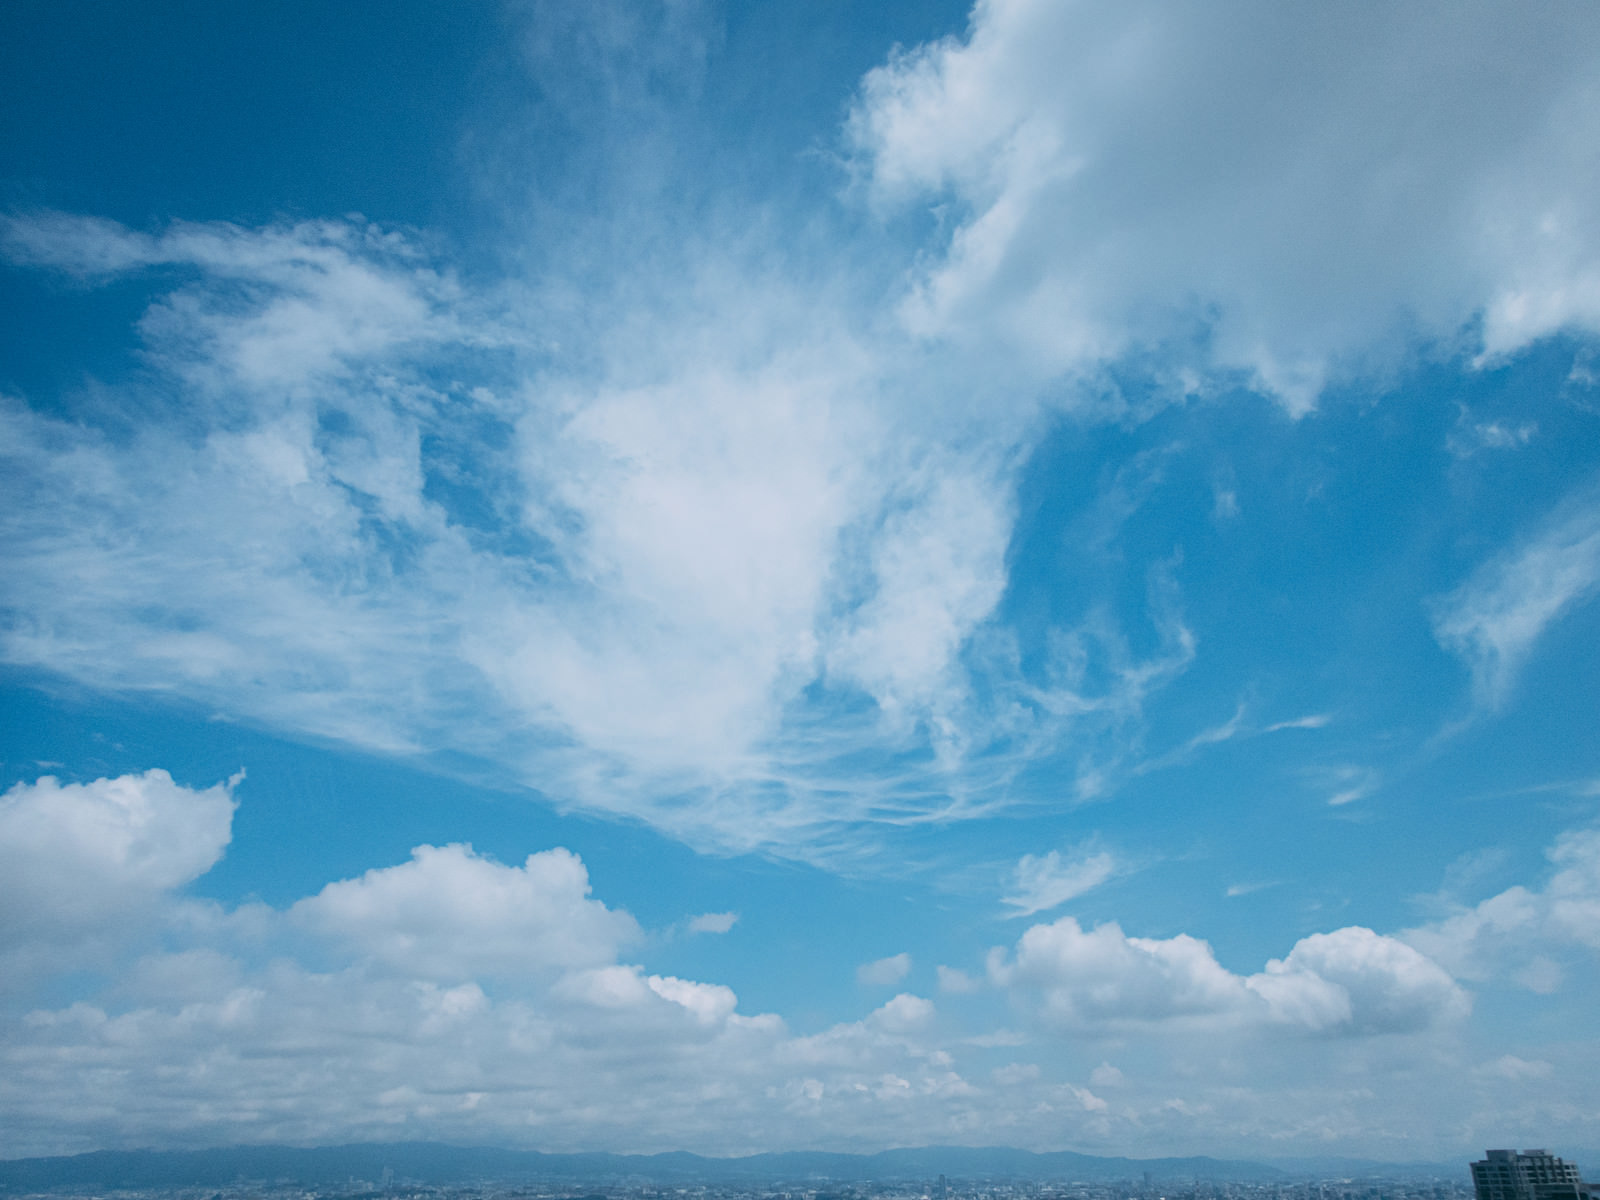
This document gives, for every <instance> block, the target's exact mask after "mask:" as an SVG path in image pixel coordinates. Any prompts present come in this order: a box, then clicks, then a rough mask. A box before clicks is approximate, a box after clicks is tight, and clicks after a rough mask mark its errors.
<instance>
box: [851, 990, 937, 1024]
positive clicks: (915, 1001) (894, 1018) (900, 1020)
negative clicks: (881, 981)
mask: <svg viewBox="0 0 1600 1200" xmlns="http://www.w3.org/2000/svg"><path fill="white" fill-rule="evenodd" d="M933 1016H934V1008H933V1001H932V1000H925V999H923V998H922V997H921V996H913V995H912V994H911V993H910V992H901V993H900V994H899V995H898V996H896V997H895V998H894V999H893V1000H890V1001H889V1002H888V1003H887V1004H885V1005H883V1007H881V1008H878V1009H876V1010H874V1011H873V1013H872V1015H871V1016H869V1017H868V1018H867V1023H868V1024H870V1025H873V1026H875V1027H876V1028H879V1029H883V1030H886V1031H887V1032H889V1033H910V1032H912V1031H914V1030H918V1029H921V1028H923V1027H924V1026H926V1025H927V1024H928V1022H930V1021H932V1020H933Z"/></svg>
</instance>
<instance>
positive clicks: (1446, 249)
mask: <svg viewBox="0 0 1600 1200" xmlns="http://www.w3.org/2000/svg"><path fill="white" fill-rule="evenodd" d="M1596 44H1600V16H1597V15H1596V14H1595V13H1594V12H1593V11H1592V10H1590V9H1587V8H1583V7H1581V6H1563V7H1558V8H1550V9H1545V10H1542V11H1541V12H1540V14H1539V15H1538V17H1537V19H1533V20H1529V19H1527V15H1526V14H1525V13H1523V12H1521V11H1519V10H1515V9H1511V8H1502V7H1483V8H1478V9H1475V10H1473V11H1472V12H1471V13H1469V14H1465V15H1464V14H1462V13H1461V12H1460V11H1459V10H1457V9H1455V8H1452V7H1449V6H1445V5H1437V4H1426V5H1411V6H1407V7H1406V8H1404V9H1395V8H1392V7H1385V6H1382V5H1376V4H1371V5H1363V6H1361V7H1360V8H1358V9H1340V10H1318V9H1306V8H1288V9H1286V8H1283V7H1282V6H1275V5H1271V4H1268V3H1264V2H1262V0H1238V2H1235V3H1229V4H1226V5H1221V6H1218V5H1207V6H1206V7H1204V8H1193V7H1188V6H1184V5H1178V4H1140V5H1133V6H1119V7H1117V8H1115V9H1104V8H1100V7H1097V6H1094V5H1090V4H1084V3H1067V4H1060V3H1053V2H1051V0H983V2H981V3H979V4H977V5H976V6H975V7H974V9H973V11H972V17H971V23H970V26H969V28H968V30H967V32H966V35H965V36H963V37H949V38H945V39H942V40H940V41H937V42H931V43H929V44H927V45H924V46H920V47H917V48H914V49H912V50H909V51H906V52H903V53H901V54H898V55H896V56H895V57H893V58H891V59H890V61H889V62H888V63H886V64H885V65H883V66H881V67H879V68H878V69H877V70H875V71H873V72H871V73H870V74H869V75H868V76H867V77H866V79H865V81H864V82H863V85H862V88H861V93H860V96H859V98H858V100H857V104H856V107H855V109H854V111H853V114H852V117H851V122H850V129H851V134H852V137H853V141H854V144H855V146H856V148H857V152H858V155H859V161H860V164H861V168H862V171H863V173H864V176H865V181H866V184H867V187H868V188H869V190H870V192H871V194H872V195H873V196H874V197H876V198H877V200H878V202H879V203H881V204H885V205H902V204H906V203H909V202H913V201H915V202H924V203H929V204H933V205H945V204H949V203H950V201H951V200H954V202H955V213H956V216H955V221H954V228H953V232H952V234H951V236H950V239H949V243H948V245H947V247H946V248H945V250H944V252H943V253H942V254H941V255H939V256H936V257H934V258H933V259H932V260H931V262H930V265H929V266H928V268H927V270H926V273H925V274H924V275H923V276H922V277H921V278H920V279H919V280H918V281H917V283H916V286H915V287H914V289H913V291H912V293H911V295H910V296H909V298H908V299H907V301H906V303H905V306H904V310H903V313H904V318H905V321H906V322H907V324H908V325H909V327H910V328H911V329H912V330H914V331H916V332H918V333H922V334H926V335H929V336H933V337H938V338H941V339H951V340H955V341H958V342H961V343H963V344H973V343H980V344H981V343H985V342H989V343H993V342H998V343H999V344H1001V345H1005V346H1009V347H1012V348H1015V349H1020V350H1022V351H1024V352H1026V353H1029V354H1031V355H1032V356H1033V357H1034V359H1035V360H1036V362H1037V363H1038V364H1039V366H1040V368H1042V369H1044V370H1063V369H1069V368H1084V367H1092V366H1093V365H1095V364H1096V363H1098V362H1101V361H1104V360H1106V359H1109V358H1113V357H1116V356H1119V355H1121V354H1124V353H1126V352H1128V351H1130V350H1133V349H1160V348H1161V347H1163V346H1166V347H1168V348H1171V347H1173V346H1181V347H1182V348H1183V353H1185V354H1186V355H1187V356H1188V359H1189V361H1193V359H1194V358H1195V357H1196V355H1197V354H1198V355H1201V356H1204V355H1205V354H1208V355H1209V360H1210V365H1212V366H1214V367H1216V368H1218V369H1221V370H1224V371H1227V370H1234V371H1242V372H1245V373H1247V374H1248V375H1249V376H1251V377H1253V379H1254V380H1255V382H1256V384H1257V386H1259V387H1262V388H1265V389H1268V390H1271V391H1273V392H1276V393H1277V394H1278V395H1279V396H1280V397H1281V398H1282V399H1283V400H1284V402H1285V403H1286V404H1287V405H1289V407H1291V408H1292V409H1294V410H1296V411H1302V410H1304V409H1306V408H1308V407H1309V406H1311V405H1312V404H1313V403H1314V402H1315V401H1316V398H1317V395H1318V392H1319V391H1320V390H1321V388H1322V386H1323V383H1324V381H1325V380H1326V379H1328V378H1329V377H1330V374H1334V373H1338V372H1340V371H1348V370H1351V369H1355V370H1370V369H1374V368H1377V369H1381V368H1382V367H1383V366H1385V365H1386V362H1387V360H1390V359H1391V358H1392V355H1393V354H1394V353H1395V352H1396V351H1397V350H1398V349H1399V347H1400V345H1401V344H1402V343H1403V339H1404V338H1405V337H1406V336H1407V335H1412V336H1414V335H1418V334H1420V335H1422V336H1424V337H1440V338H1444V339H1452V338H1454V337H1455V335H1456V334H1457V331H1458V330H1459V329H1460V328H1461V327H1462V326H1464V325H1466V324H1468V323H1469V322H1471V321H1473V320H1474V318H1475V317H1478V316H1479V315H1481V317H1482V330H1481V346H1482V348H1483V350H1484V351H1486V352H1487V353H1489V354H1504V353H1508V352H1511V351H1514V350H1516V349H1517V348H1519V347H1521V346H1525V345H1527V344H1528V343H1529V342H1530V341H1532V340H1534V339H1536V338H1539V337H1543V336H1546V335H1548V334H1550V333H1553V332H1556V331H1558V330H1562V329H1567V328H1579V329H1585V330H1588V331H1594V330H1596V329H1600V223H1597V221H1596V218H1595V216H1594V211H1593V206H1592V205H1590V204H1589V203H1588V200H1587V197H1588V196H1590V195H1592V194H1593V193H1594V191H1595V190H1596V188H1597V186H1600V174H1597V172H1600V166H1597V164H1596V162H1595V159H1594V156H1593V155H1592V154H1591V153H1590V152H1589V132H1588V131H1590V130H1592V129H1593V128H1594V125H1595V123H1596V119H1597V111H1600V110H1597V106H1600V98H1597V97H1600V91H1597V90H1596V88H1595V86H1594V84H1595V80H1596V78H1597V77H1600V54H1597V53H1596V51H1595V49H1594V47H1595V46H1596ZM1486 63H1487V64H1492V66H1490V67H1489V68H1488V69H1487V70H1486V69H1485V65H1484V64H1486ZM1202 331H1203V332H1202ZM1202 341H1204V343H1205V344H1206V345H1207V346H1208V347H1209V350H1208V351H1198V350H1197V347H1198V346H1199V345H1200V344H1201V342H1202Z"/></svg>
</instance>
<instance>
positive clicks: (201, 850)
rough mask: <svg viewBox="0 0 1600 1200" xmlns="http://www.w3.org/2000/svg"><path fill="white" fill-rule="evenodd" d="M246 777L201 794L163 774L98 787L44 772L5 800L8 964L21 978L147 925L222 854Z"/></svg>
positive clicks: (2, 900) (3, 893)
mask: <svg viewBox="0 0 1600 1200" xmlns="http://www.w3.org/2000/svg"><path fill="white" fill-rule="evenodd" d="M241 778H242V775H241V776H236V777H235V778H234V779H232V780H229V781H228V782H227V783H221V784H217V785H216V786H215V787H210V788H204V789H195V788H187V787H184V786H182V785H181V784H178V783H175V782H174V781H173V779H172V776H171V775H169V774H167V772H165V771H162V770H152V771H146V772H145V773H144V774H142V775H123V776H120V777H118V778H115V779H96V780H94V781H93V782H91V783H65V784H64V783H61V782H60V781H59V780H57V779H56V778H55V777H53V776H50V775H46V776H43V777H42V778H40V779H38V780H37V781H36V782H34V783H19V784H17V785H15V786H14V787H12V788H11V789H10V790H9V791H8V792H6V793H5V795H4V796H0V955H5V956H7V957H6V958H5V959H0V961H9V962H10V964H11V971H13V972H20V971H21V970H22V968H23V966H24V965H25V963H26V962H27V961H28V960H31V959H32V958H34V957H38V956H42V957H43V958H44V959H47V960H48V959H53V958H55V957H57V956H60V955H65V954H69V953H71V952H72V951H73V950H74V948H76V947H79V946H80V944H81V943H84V942H90V943H100V944H109V943H111V942H113V941H114V940H115V939H116V938H118V937H119V936H123V935H125V934H127V933H128V932H129V931H130V930H137V929H138V927H139V925H140V924H141V923H142V922H148V921H149V920H150V919H151V918H152V916H153V915H154V914H155V911H156V909H157V908H158V907H159V906H160V905H161V904H162V903H163V902H165V901H166V900H167V899H168V897H169V896H170V895H171V894H172V893H173V892H174V891H176V890H177V889H179V888H181V887H182V886H183V885H184V884H187V883H189V882H190V881H192V880H194V879H197V878H199V877H200V876H201V875H203V874H205V873H206V872H207V871H208V870H210V869H211V867H212V866H213V865H215V864H216V862H217V860H218V859H220V858H221V857H222V852H223V850H224V849H225V848H226V847H227V845H228V842H229V840H230V838H231V836H232V823H233V811H234V806H235V802H234V799H233V788H234V786H235V785H236V784H237V783H238V782H239V779H241Z"/></svg>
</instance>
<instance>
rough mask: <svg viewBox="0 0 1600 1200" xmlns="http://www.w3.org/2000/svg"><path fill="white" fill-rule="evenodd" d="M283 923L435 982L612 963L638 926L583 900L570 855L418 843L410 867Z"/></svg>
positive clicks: (340, 887)
mask: <svg viewBox="0 0 1600 1200" xmlns="http://www.w3.org/2000/svg"><path fill="white" fill-rule="evenodd" d="M289 919H290V920H291V921H294V922H295V923H297V924H299V925H300V926H302V927H304V928H306V929H309V930H311V931H313V932H315V933H317V934H320V935H322V936H324V937H329V938H334V939H337V940H340V941H342V942H344V943H345V944H346V945H348V946H349V948H350V949H351V950H352V951H354V952H355V953H356V954H357V955H359V956H360V957H362V958H365V959H370V960H372V961H374V962H378V963H382V964H384V965H386V966H388V967H391V968H395V969H398V970H402V971H405V972H407V973H409V974H411V975H413V976H416V977H422V978H435V979H458V978H469V977H474V976H479V975H489V976H502V975H521V974H527V973H531V972H550V971H556V970H565V969H569V968H578V967H590V966H595V965H597V964H603V963H610V962H612V961H614V959H615V958H616V955H617V952H618V950H619V949H620V948H621V947H622V946H625V945H627V944H628V943H629V942H632V941H634V940H636V939H637V938H638V937H639V927H638V923H637V922H635V921H634V919H633V918H632V917H631V916H629V915H628V914H627V913H625V912H616V911H612V910H611V909H608V908H607V907H606V906H605V905H604V904H602V903H601V902H600V901H598V900H593V899H591V898H590V896H589V874H588V871H587V870H585V868H584V865H583V862H582V861H581V860H580V859H579V858H578V856H577V855H575V854H572V853H571V852H570V851H567V850H559V849H558V850H546V851H543V852H541V853H538V854H530V855H529V856H528V859H527V861H526V862H525V863H523V865H522V866H520V867H508V866H503V865H502V864H500V863H497V862H495V861H493V860H492V859H488V858H485V857H483V856H481V855H479V854H476V853H474V852H473V850H472V847H471V846H465V845H450V846H418V847H417V848H416V849H415V850H413V851H412V852H411V861H410V862H407V863H402V864H400V865H399V866H394V867H381V868H375V869H373V870H370V871H368V872H367V873H366V874H364V875H362V876H361V877H360V878H359V879H345V880H341V881H339V882H337V883H330V884H328V885H327V886H326V887H325V888H323V889H322V891H320V892H318V893H317V894H316V895H315V896H311V897H308V898H306V899H304V900H301V901H299V902H298V903H296V904H295V905H294V907H293V908H291V909H290V910H289Z"/></svg>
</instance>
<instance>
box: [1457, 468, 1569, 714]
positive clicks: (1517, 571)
mask: <svg viewBox="0 0 1600 1200" xmlns="http://www.w3.org/2000/svg"><path fill="white" fill-rule="evenodd" d="M1597 499H1600V491H1597V489H1595V488H1593V487H1589V488H1586V489H1584V490H1583V491H1582V492H1580V493H1579V494H1577V495H1575V496H1573V497H1571V498H1570V499H1569V500H1568V501H1567V502H1566V503H1564V504H1563V505H1562V506H1561V507H1560V508H1559V509H1558V510H1557V511H1556V512H1555V513H1553V514H1552V515H1551V516H1550V517H1549V518H1548V519H1547V520H1546V521H1545V522H1544V524H1543V525H1542V526H1541V527H1540V528H1538V529H1536V530H1534V531H1533V532H1532V533H1531V534H1530V535H1529V536H1527V537H1526V538H1524V539H1523V540H1522V541H1520V542H1519V543H1518V544H1517V545H1514V546H1512V547H1511V548H1510V549H1509V550H1507V551H1506V552H1505V553H1503V554H1501V555H1499V556H1498V557H1496V558H1494V559H1492V560H1491V561H1489V562H1487V563H1485V564H1484V565H1483V566H1482V567H1480V568H1479V569H1478V570H1477V571H1475V572H1474V573H1473V574H1472V576H1471V577H1470V578H1468V580H1467V581H1466V582H1465V583H1463V584H1462V585H1461V586H1460V587H1459V588H1458V589H1456V590H1455V591H1454V592H1452V593H1451V594H1450V595H1448V596H1445V597H1444V598H1442V599H1441V600H1439V601H1438V602H1437V603H1436V604H1435V606H1434V614H1433V628H1434V634H1435V636H1436V637H1437V638H1438V639H1439V641H1440V642H1441V643H1442V644H1443V645H1444V646H1446V647H1447V648H1449V649H1451V650H1454V651H1455V652H1456V653H1457V654H1459V655H1461V656H1462V658H1464V659H1465V660H1466V661H1467V664H1468V665H1469V666H1470V667H1471V668H1472V678H1473V688H1474V692H1475V695H1476V698H1477V701H1478V703H1479V704H1482V705H1485V706H1488V707H1497V706H1498V705H1500V704H1501V703H1502V702H1503V701H1504V700H1505V699H1506V697H1507V695H1508V694H1509V693H1510V690H1511V688H1512V686H1513V684H1514V683H1515V681H1516V677H1517V672H1518V671H1519V670H1520V668H1521V667H1522V664H1523V663H1524V661H1526V659H1527V658H1528V656H1529V654H1531V653H1532V651H1533V648H1534V646H1535V644H1536V643H1537V642H1538V640H1539V638H1540V636H1541V635H1542V634H1543V633H1544V631H1545V630H1546V629H1547V628H1548V627H1549V626H1550V625H1551V624H1553V623H1554V622H1556V621H1558V620H1559V619H1560V618H1561V617H1562V616H1563V615H1565V614H1566V613H1567V612H1569V611H1570V610H1572V609H1573V608H1575V607H1576V606H1577V605H1579V604H1581V603H1583V602H1584V601H1586V600H1587V599H1588V598H1589V597H1591V596H1592V595H1593V594H1594V592H1595V590H1596V589H1597V588H1600V504H1597Z"/></svg>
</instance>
